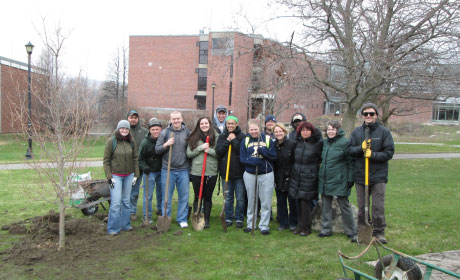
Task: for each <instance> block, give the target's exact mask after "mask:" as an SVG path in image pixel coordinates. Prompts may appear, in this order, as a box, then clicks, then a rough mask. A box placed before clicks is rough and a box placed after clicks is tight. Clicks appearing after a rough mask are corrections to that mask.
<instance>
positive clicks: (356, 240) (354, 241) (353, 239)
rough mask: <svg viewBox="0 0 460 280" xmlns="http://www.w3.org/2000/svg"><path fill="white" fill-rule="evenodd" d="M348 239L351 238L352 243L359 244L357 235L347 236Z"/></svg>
mask: <svg viewBox="0 0 460 280" xmlns="http://www.w3.org/2000/svg"><path fill="white" fill-rule="evenodd" d="M347 236H348V238H350V241H351V243H357V242H358V239H357V238H356V234H350V235H347Z"/></svg>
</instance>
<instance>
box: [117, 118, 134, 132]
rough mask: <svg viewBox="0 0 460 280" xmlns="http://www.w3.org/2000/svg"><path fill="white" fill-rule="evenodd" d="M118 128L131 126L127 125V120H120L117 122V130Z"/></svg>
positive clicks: (129, 127)
mask: <svg viewBox="0 0 460 280" xmlns="http://www.w3.org/2000/svg"><path fill="white" fill-rule="evenodd" d="M120 128H127V129H131V126H130V125H129V122H128V121H127V120H121V121H119V122H118V124H117V130H118V129H120Z"/></svg>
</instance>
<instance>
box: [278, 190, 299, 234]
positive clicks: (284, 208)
mask: <svg viewBox="0 0 460 280" xmlns="http://www.w3.org/2000/svg"><path fill="white" fill-rule="evenodd" d="M288 203H289V212H288ZM276 208H277V211H278V216H279V220H280V227H284V228H288V227H289V228H295V227H297V207H296V201H295V199H294V198H291V197H290V196H288V192H283V191H279V190H276ZM288 213H289V214H288Z"/></svg>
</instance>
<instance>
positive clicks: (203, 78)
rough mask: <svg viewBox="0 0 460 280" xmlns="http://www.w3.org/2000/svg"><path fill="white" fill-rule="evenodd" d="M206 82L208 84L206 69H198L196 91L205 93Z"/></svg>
mask: <svg viewBox="0 0 460 280" xmlns="http://www.w3.org/2000/svg"><path fill="white" fill-rule="evenodd" d="M207 82H208V69H206V68H198V90H200V91H206V84H207Z"/></svg>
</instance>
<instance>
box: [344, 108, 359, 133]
mask: <svg viewBox="0 0 460 280" xmlns="http://www.w3.org/2000/svg"><path fill="white" fill-rule="evenodd" d="M355 112H356V110H350V109H348V111H347V112H346V113H345V115H344V116H343V121H342V128H343V130H344V131H345V133H346V136H347V137H350V134H351V132H352V131H353V129H355V120H356V113H355Z"/></svg>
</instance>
